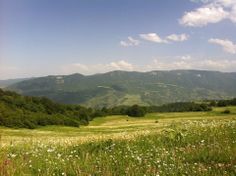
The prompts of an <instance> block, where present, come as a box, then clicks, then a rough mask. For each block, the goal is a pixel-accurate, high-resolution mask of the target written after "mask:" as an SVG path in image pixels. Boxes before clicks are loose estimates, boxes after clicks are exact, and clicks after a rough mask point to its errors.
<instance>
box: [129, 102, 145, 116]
mask: <svg viewBox="0 0 236 176" xmlns="http://www.w3.org/2000/svg"><path fill="white" fill-rule="evenodd" d="M145 114H146V112H145V110H144V108H143V107H141V106H138V105H133V106H131V107H130V108H128V110H127V115H128V116H130V117H144V116H145Z"/></svg>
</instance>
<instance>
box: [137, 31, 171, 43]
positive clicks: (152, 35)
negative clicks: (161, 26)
mask: <svg viewBox="0 0 236 176" xmlns="http://www.w3.org/2000/svg"><path fill="white" fill-rule="evenodd" d="M139 36H140V37H141V38H142V39H144V40H147V41H150V42H155V43H168V42H167V41H166V40H163V39H161V37H160V36H159V35H157V34H156V33H148V34H140V35H139Z"/></svg>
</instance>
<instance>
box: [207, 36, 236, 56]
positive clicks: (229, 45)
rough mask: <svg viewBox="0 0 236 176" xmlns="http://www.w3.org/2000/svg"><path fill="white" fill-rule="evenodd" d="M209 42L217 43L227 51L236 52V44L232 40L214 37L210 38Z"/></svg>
mask: <svg viewBox="0 0 236 176" xmlns="http://www.w3.org/2000/svg"><path fill="white" fill-rule="evenodd" d="M208 42H209V43H213V44H216V45H220V46H221V47H223V50H224V51H225V52H227V53H231V54H236V44H234V43H233V42H232V41H230V40H222V39H214V38H212V39H209V40H208Z"/></svg>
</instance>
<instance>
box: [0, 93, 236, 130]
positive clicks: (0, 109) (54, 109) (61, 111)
mask: <svg viewBox="0 0 236 176" xmlns="http://www.w3.org/2000/svg"><path fill="white" fill-rule="evenodd" d="M228 105H236V98H235V99H232V100H219V101H210V102H203V103H194V102H177V103H170V104H165V105H162V106H139V105H133V106H117V107H112V108H106V107H104V108H101V109H94V108H86V107H83V106H80V105H66V104H60V103H56V102H53V101H52V100H50V99H48V98H45V97H31V96H23V95H19V94H17V93H15V92H11V91H3V90H2V89H0V126H6V127H14V128H30V129H33V128H37V127H38V126H45V125H64V126H74V127H79V126H80V125H88V124H89V121H91V120H93V119H94V118H95V117H102V116H108V115H128V116H130V117H143V116H145V114H146V113H154V112H189V111H193V112H194V111H211V110H212V106H228Z"/></svg>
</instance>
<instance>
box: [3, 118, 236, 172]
mask: <svg viewBox="0 0 236 176" xmlns="http://www.w3.org/2000/svg"><path fill="white" fill-rule="evenodd" d="M0 175H3V176H5V175H6V176H8V175H17V176H18V175H20V176H21V175H39V176H41V175H44V176H49V175H50V176H51V175H66V176H73V175H105V176H110V175H119V176H120V175H140V176H141V175H142V176H143V175H155V176H157V175H181V176H182V175H193V176H194V175H199V176H202V175H214V176H215V175H219V176H221V175H230V176H234V175H236V120H235V119H231V120H195V121H190V120H189V121H186V122H179V123H173V124H172V125H171V127H170V128H167V129H165V130H162V131H161V132H159V133H155V134H151V135H144V136H139V137H137V138H135V139H133V138H130V139H129V138H127V140H112V139H109V140H105V141H100V142H99V141H96V142H89V143H85V144H73V143H72V144H70V145H69V144H66V143H65V144H64V145H59V144H49V143H45V142H43V141H38V142H34V143H25V144H23V145H12V146H9V147H7V148H4V149H2V150H1V153H0Z"/></svg>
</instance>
